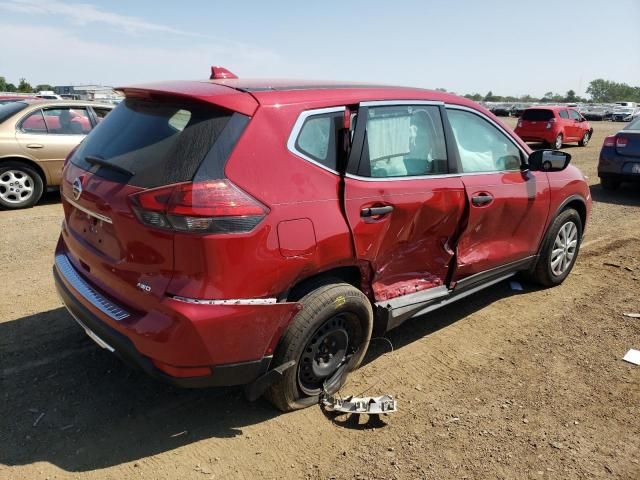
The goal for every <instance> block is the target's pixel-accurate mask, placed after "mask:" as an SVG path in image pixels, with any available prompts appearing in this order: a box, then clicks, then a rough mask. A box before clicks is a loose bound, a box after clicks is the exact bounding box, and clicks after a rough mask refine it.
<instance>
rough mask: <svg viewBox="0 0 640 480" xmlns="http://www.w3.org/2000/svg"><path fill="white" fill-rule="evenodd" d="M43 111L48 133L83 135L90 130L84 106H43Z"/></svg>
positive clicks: (89, 122)
mask: <svg viewBox="0 0 640 480" xmlns="http://www.w3.org/2000/svg"><path fill="white" fill-rule="evenodd" d="M43 113H44V121H45V123H46V125H47V131H48V132H49V133H56V134H63V135H84V134H87V133H89V132H90V131H91V121H90V120H89V114H88V112H87V109H86V108H84V107H74V108H71V107H59V108H45V109H44V112H43Z"/></svg>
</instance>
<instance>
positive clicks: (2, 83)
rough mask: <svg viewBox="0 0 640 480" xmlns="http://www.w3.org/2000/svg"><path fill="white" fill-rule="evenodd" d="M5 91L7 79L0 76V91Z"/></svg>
mask: <svg viewBox="0 0 640 480" xmlns="http://www.w3.org/2000/svg"><path fill="white" fill-rule="evenodd" d="M6 91H7V79H6V78H4V77H0V92H6Z"/></svg>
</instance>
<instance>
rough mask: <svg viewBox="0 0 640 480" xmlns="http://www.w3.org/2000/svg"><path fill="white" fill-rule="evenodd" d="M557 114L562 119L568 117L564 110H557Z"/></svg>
mask: <svg viewBox="0 0 640 480" xmlns="http://www.w3.org/2000/svg"><path fill="white" fill-rule="evenodd" d="M558 115H560V118H564V119H567V120H568V119H569V114H568V113H567V111H566V110H560V112H558Z"/></svg>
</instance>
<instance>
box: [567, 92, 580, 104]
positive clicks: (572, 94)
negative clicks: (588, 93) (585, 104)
mask: <svg viewBox="0 0 640 480" xmlns="http://www.w3.org/2000/svg"><path fill="white" fill-rule="evenodd" d="M564 99H565V101H567V102H571V103H573V102H577V101H578V97H577V96H576V92H575V91H573V90H568V91H567V96H566V97H564Z"/></svg>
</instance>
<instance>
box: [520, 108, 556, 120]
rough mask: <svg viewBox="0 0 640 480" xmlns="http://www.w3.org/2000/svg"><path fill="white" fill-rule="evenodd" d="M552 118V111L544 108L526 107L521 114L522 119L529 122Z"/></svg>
mask: <svg viewBox="0 0 640 480" xmlns="http://www.w3.org/2000/svg"><path fill="white" fill-rule="evenodd" d="M552 118H553V112H552V111H551V110H547V109H546V108H528V109H527V110H525V111H524V113H523V114H522V119H523V120H527V121H530V122H546V121H548V120H551V119H552Z"/></svg>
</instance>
